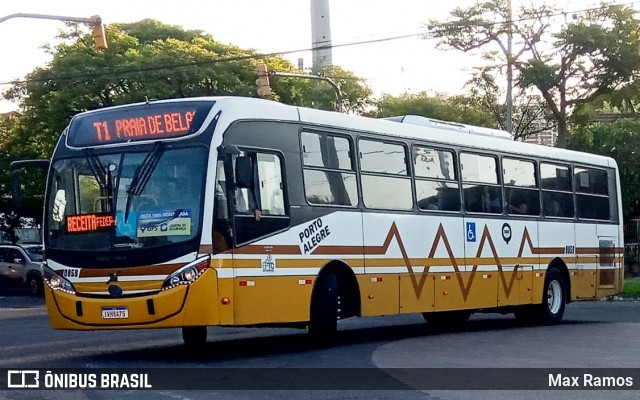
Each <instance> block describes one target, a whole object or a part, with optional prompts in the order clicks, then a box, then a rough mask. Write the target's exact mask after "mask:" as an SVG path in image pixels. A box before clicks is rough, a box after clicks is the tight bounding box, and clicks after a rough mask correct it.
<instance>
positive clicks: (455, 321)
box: [422, 310, 471, 328]
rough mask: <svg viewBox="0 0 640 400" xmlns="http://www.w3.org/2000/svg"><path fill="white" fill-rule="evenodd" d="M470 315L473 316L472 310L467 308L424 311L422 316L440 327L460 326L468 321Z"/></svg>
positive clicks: (429, 322) (431, 323)
mask: <svg viewBox="0 0 640 400" xmlns="http://www.w3.org/2000/svg"><path fill="white" fill-rule="evenodd" d="M469 317H471V311H467V310H459V311H440V312H429V313H422V318H424V320H425V321H427V323H428V324H430V325H434V326H436V327H440V328H451V327H458V326H460V325H463V324H464V323H465V322H467V321H468V320H469Z"/></svg>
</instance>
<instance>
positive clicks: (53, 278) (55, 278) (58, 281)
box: [42, 265, 76, 294]
mask: <svg viewBox="0 0 640 400" xmlns="http://www.w3.org/2000/svg"><path fill="white" fill-rule="evenodd" d="M42 277H43V278H44V282H45V283H46V284H47V286H49V287H50V288H51V289H52V290H59V291H61V292H65V293H69V294H76V289H75V288H74V287H73V285H72V284H71V282H70V281H69V280H68V279H66V278H63V277H61V276H60V275H58V273H56V272H55V271H54V270H52V269H51V268H49V267H47V266H45V265H43V266H42Z"/></svg>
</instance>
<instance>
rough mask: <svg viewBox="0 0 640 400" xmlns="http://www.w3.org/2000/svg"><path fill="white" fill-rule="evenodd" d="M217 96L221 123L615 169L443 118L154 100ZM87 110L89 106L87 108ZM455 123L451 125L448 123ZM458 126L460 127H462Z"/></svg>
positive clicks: (250, 102)
mask: <svg viewBox="0 0 640 400" xmlns="http://www.w3.org/2000/svg"><path fill="white" fill-rule="evenodd" d="M203 100H215V101H216V103H215V106H214V108H215V109H220V110H222V111H223V113H222V114H221V116H220V121H219V123H221V124H223V125H225V122H226V123H227V124H228V123H231V122H232V121H235V120H247V119H263V120H265V119H266V120H278V121H294V122H303V123H307V124H312V125H318V126H326V127H334V128H342V129H347V130H354V131H366V132H370V133H376V134H381V135H389V136H396V137H402V138H410V139H418V140H420V139H424V140H426V141H429V142H431V143H435V144H442V145H452V146H461V147H467V148H477V149H483V150H494V151H500V152H504V153H511V154H517V155H522V156H530V157H541V158H550V159H554V160H561V161H566V162H575V163H583V164H592V165H599V166H603V167H613V168H617V166H616V162H615V160H613V159H612V158H610V157H604V156H600V155H596V154H590V153H583V152H577V151H573V150H567V149H560V148H556V147H549V146H542V145H537V144H531V143H524V142H518V141H513V140H505V134H506V135H509V134H508V133H507V132H505V131H499V130H497V129H490V128H484V127H474V126H470V125H464V124H458V123H447V122H446V121H439V120H433V121H437V122H435V123H434V122H424V121H425V120H431V119H429V118H424V117H417V116H400V117H393V118H391V119H376V118H369V117H362V116H356V115H349V114H341V113H337V112H332V111H322V110H316V109H310V108H304V107H297V106H289V105H285V104H282V103H278V102H275V101H271V100H264V99H257V98H249V97H194V98H183V99H171V100H158V101H154V102H184V101H203ZM90 112H91V111H90ZM449 125H451V126H453V127H454V128H453V129H452V127H451V126H449ZM460 127H463V128H462V129H461V128H460Z"/></svg>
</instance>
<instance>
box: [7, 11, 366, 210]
mask: <svg viewBox="0 0 640 400" xmlns="http://www.w3.org/2000/svg"><path fill="white" fill-rule="evenodd" d="M106 35H107V37H108V42H109V47H108V48H107V49H105V50H96V49H95V48H94V47H93V41H92V38H91V36H90V35H88V34H86V32H84V31H82V30H81V29H80V27H79V26H78V25H74V24H69V25H68V26H67V28H66V29H65V30H64V31H63V32H62V33H61V34H60V37H61V38H62V39H64V41H63V43H62V44H60V45H58V46H56V47H54V48H52V47H47V49H48V51H49V52H50V54H51V55H52V60H51V62H49V63H48V64H46V65H44V66H42V67H39V68H36V69H34V70H33V71H32V72H31V73H29V74H28V75H27V76H26V77H25V79H24V80H23V81H21V82H18V83H16V84H14V85H13V86H12V87H10V88H9V89H8V90H6V91H5V92H4V93H3V94H4V97H5V98H6V99H9V100H13V101H16V102H18V103H19V105H20V114H21V115H20V116H19V118H18V119H17V120H16V122H15V123H14V124H13V125H11V126H10V127H6V126H4V127H0V135H2V138H1V139H2V142H0V167H2V168H3V169H4V170H5V171H6V170H8V163H9V162H10V161H11V160H15V159H27V158H49V157H50V156H51V154H52V152H53V149H54V146H55V144H56V142H57V140H58V138H59V136H60V134H61V132H62V131H63V130H64V129H65V127H66V126H67V124H68V123H69V121H70V119H71V117H73V116H74V115H75V114H77V113H80V112H83V111H88V110H92V109H96V108H101V107H109V106H115V105H121V104H129V103H133V102H140V101H144V100H145V99H168V98H182V97H194V96H218V95H220V96H222V95H224V96H247V97H255V96H256V83H255V80H256V76H255V73H254V70H255V66H256V65H258V64H266V65H267V66H268V68H269V70H273V71H283V72H289V73H293V72H295V70H294V67H293V65H292V64H291V63H290V62H288V61H286V60H285V59H284V58H282V57H279V56H269V57H265V56H263V55H260V54H259V53H257V52H256V51H255V50H252V49H242V48H240V47H237V46H234V45H231V44H224V43H221V42H218V41H216V40H214V39H213V38H212V37H211V36H210V35H208V34H205V33H203V32H202V31H200V30H184V29H183V28H182V27H180V26H171V25H165V24H162V23H160V22H158V21H155V20H142V21H139V22H136V23H131V24H113V25H110V26H109V27H108V28H107V32H106ZM326 73H327V74H328V75H329V74H332V76H333V77H334V80H336V81H337V82H338V84H339V85H340V86H341V87H342V90H343V93H344V96H343V101H344V105H345V106H346V108H347V110H349V111H351V112H361V111H362V110H364V108H365V107H366V106H367V98H368V97H369V96H370V94H371V90H370V89H369V88H368V87H367V86H366V85H365V84H364V82H363V80H362V79H359V78H357V77H356V76H355V75H353V73H351V72H349V71H345V70H343V69H342V68H339V67H334V68H333V69H331V70H329V71H326ZM271 87H272V92H273V96H272V99H273V100H276V101H281V102H284V103H287V104H294V105H304V106H314V107H316V108H322V109H328V110H335V108H336V100H335V94H334V92H333V89H332V88H330V87H321V86H320V85H318V84H317V82H310V81H308V80H304V79H297V78H284V79H275V78H272V79H271ZM360 96H362V97H360ZM43 188H44V186H43V185H41V184H40V185H39V189H37V192H39V193H42V192H43ZM7 189H8V176H3V177H0V194H2V195H3V196H4V198H6V197H7V194H8V190H7ZM33 194H35V193H32V195H33ZM28 198H29V196H28V193H27V194H25V200H28ZM40 204H41V203H40ZM40 210H41V208H40Z"/></svg>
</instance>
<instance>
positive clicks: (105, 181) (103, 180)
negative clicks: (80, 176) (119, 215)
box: [85, 149, 114, 212]
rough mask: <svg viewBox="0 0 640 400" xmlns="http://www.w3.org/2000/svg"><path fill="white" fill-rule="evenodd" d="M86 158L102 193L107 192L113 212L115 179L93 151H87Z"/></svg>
mask: <svg viewBox="0 0 640 400" xmlns="http://www.w3.org/2000/svg"><path fill="white" fill-rule="evenodd" d="M85 156H86V158H87V162H88V164H89V168H91V173H92V174H93V177H94V178H95V179H96V181H97V182H98V186H100V191H101V192H102V193H105V192H106V194H107V203H108V204H109V211H110V212H111V210H113V209H114V204H113V199H114V196H113V177H112V176H111V171H110V170H109V169H108V168H105V167H104V166H103V165H102V162H101V161H100V158H99V157H98V156H97V155H95V153H94V152H93V151H92V150H91V149H86V150H85ZM105 176H106V177H105Z"/></svg>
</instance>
